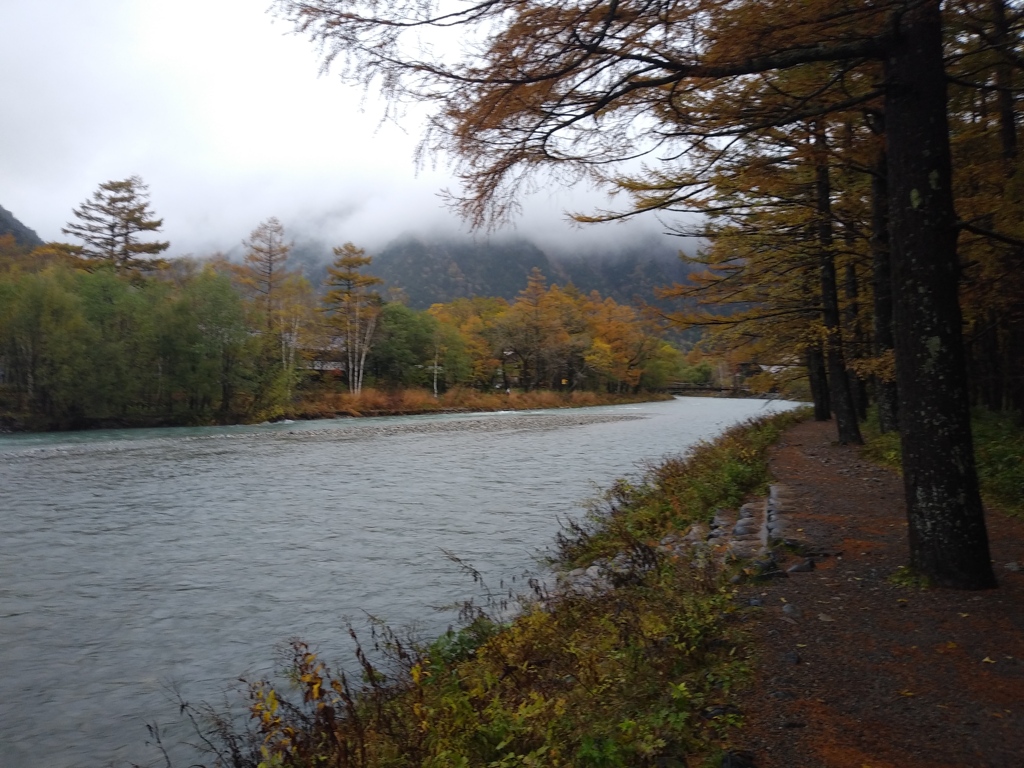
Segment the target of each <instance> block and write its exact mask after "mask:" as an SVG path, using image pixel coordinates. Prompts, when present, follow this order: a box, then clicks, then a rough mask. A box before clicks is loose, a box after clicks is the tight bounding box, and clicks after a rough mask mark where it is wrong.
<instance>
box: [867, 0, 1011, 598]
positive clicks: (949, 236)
mask: <svg viewBox="0 0 1024 768" xmlns="http://www.w3.org/2000/svg"><path fill="white" fill-rule="evenodd" d="M885 73H886V79H887V88H886V100H885V114H886V138H887V142H888V154H889V203H890V204H889V215H890V234H891V246H892V271H893V296H894V302H893V304H894V306H893V309H894V313H893V317H894V324H893V325H894V331H895V341H896V377H897V382H898V385H899V397H900V403H899V408H900V432H901V435H902V443H903V482H904V488H905V493H906V499H907V518H908V522H909V539H910V559H911V565H912V566H913V567H914V568H916V569H917V570H918V571H920V572H921V573H923V574H924V575H926V576H928V577H929V578H931V579H932V580H933V581H934V582H935V583H937V584H938V585H940V586H945V587H953V588H959V589H984V588H988V587H994V586H995V585H996V580H995V575H994V574H993V572H992V563H991V560H990V558H989V547H988V535H987V532H986V529H985V517H984V513H983V511H982V506H981V497H980V495H979V493H978V480H977V472H976V470H975V465H974V451H973V445H972V440H971V422H970V412H969V407H968V391H967V375H966V366H965V362H964V349H963V335H962V329H961V313H960V305H959V301H958V296H957V281H958V264H957V253H956V230H955V222H956V216H955V214H954V210H953V193H952V168H951V159H950V149H949V128H948V125H947V122H946V75H945V71H944V69H943V51H942V17H941V13H940V1H939V0H927V1H926V2H922V3H920V4H917V5H912V6H909V7H908V8H907V10H906V12H905V13H904V14H903V16H902V18H901V19H900V21H899V26H898V30H897V34H896V37H895V39H894V40H893V41H892V42H891V44H890V47H889V51H888V54H887V56H886V61H885Z"/></svg>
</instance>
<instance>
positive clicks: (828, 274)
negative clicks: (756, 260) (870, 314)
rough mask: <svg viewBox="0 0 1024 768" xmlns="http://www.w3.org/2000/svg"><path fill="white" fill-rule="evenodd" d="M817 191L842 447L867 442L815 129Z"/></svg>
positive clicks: (824, 153)
mask: <svg viewBox="0 0 1024 768" xmlns="http://www.w3.org/2000/svg"><path fill="white" fill-rule="evenodd" d="M814 144H815V149H816V150H817V156H818V159H817V163H816V167H815V189H816V193H817V201H816V203H817V209H818V248H819V254H818V255H819V269H820V277H821V306H822V322H823V323H824V325H825V330H826V332H827V333H828V337H827V338H826V340H825V362H826V365H827V366H828V388H829V397H830V398H831V400H832V410H833V412H834V413H835V415H836V431H837V433H838V439H839V444H840V445H849V444H856V445H859V444H861V443H863V442H864V440H863V439H862V438H861V436H860V427H859V426H858V424H857V409H856V406H855V405H854V401H853V389H852V387H851V386H850V377H849V374H848V372H847V370H846V357H845V355H844V354H843V333H842V327H841V325H840V323H841V316H840V313H839V288H838V286H837V282H838V281H837V279H836V261H835V253H834V252H833V241H834V238H833V234H832V185H831V180H830V178H829V169H828V147H827V145H826V139H825V133H824V131H823V130H822V129H821V128H820V127H818V128H817V129H816V130H815V141H814Z"/></svg>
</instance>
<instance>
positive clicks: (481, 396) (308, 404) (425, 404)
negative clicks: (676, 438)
mask: <svg viewBox="0 0 1024 768" xmlns="http://www.w3.org/2000/svg"><path fill="white" fill-rule="evenodd" d="M670 399H671V395H665V394H661V393H651V392H644V393H640V394H636V395H633V394H625V395H623V394H606V393H601V392H554V391H550V390H535V391H532V392H519V391H513V392H510V393H507V394H506V393H505V392H500V391H499V392H480V391H479V390H476V389H470V388H465V387H454V388H452V389H449V390H448V391H447V392H445V393H443V394H441V395H439V396H438V397H436V398H435V397H434V395H433V393H432V392H430V391H429V390H426V389H396V390H381V389H364V390H363V391H362V392H360V393H359V394H358V395H356V394H352V393H351V392H328V393H323V394H321V395H318V396H317V397H316V398H315V399H309V400H305V401H303V402H302V403H299V404H298V405H297V406H296V408H295V409H294V411H293V413H291V414H289V415H290V416H292V417H293V418H295V417H297V418H331V417H333V416H389V415H401V414H410V413H435V412H451V411H523V410H534V409H543V408H583V407H586V406H594V405H618V404H622V403H640V402H651V401H656V400H670Z"/></svg>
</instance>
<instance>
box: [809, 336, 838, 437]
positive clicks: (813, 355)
mask: <svg viewBox="0 0 1024 768" xmlns="http://www.w3.org/2000/svg"><path fill="white" fill-rule="evenodd" d="M806 354H807V379H808V381H809V382H810V384H811V399H812V400H813V401H814V420H815V421H828V420H829V419H831V418H832V405H831V403H830V402H829V399H828V373H827V372H826V370H825V353H824V352H822V351H821V347H820V346H814V347H808V348H807V353H806Z"/></svg>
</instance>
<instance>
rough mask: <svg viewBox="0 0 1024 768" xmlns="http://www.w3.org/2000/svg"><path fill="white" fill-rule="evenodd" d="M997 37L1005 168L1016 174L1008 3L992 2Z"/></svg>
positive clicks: (1015, 131) (997, 75)
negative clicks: (1014, 166) (1014, 168)
mask: <svg viewBox="0 0 1024 768" xmlns="http://www.w3.org/2000/svg"><path fill="white" fill-rule="evenodd" d="M991 8H992V23H993V26H994V27H995V29H994V32H995V34H994V35H993V37H994V38H995V39H994V40H993V41H992V42H993V44H994V45H995V48H996V51H997V52H998V53H999V56H1000V58H1001V61H1000V62H999V64H998V66H997V67H996V88H997V94H998V96H997V98H998V104H999V138H1000V143H1001V144H1002V148H1003V160H1004V168H1005V170H1006V174H1007V175H1008V176H1012V175H1013V159H1014V158H1015V157H1016V156H1017V116H1016V114H1015V111H1014V103H1013V102H1014V99H1013V66H1012V64H1011V62H1010V58H1009V57H1008V56H1007V53H1008V50H1007V49H1008V44H1009V41H1010V25H1009V22H1008V20H1007V18H1006V2H1005V0H991Z"/></svg>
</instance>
